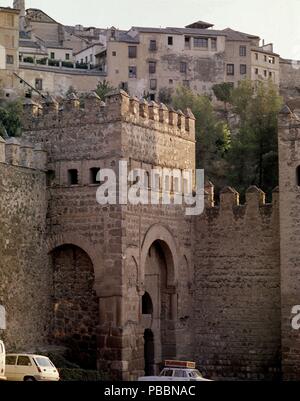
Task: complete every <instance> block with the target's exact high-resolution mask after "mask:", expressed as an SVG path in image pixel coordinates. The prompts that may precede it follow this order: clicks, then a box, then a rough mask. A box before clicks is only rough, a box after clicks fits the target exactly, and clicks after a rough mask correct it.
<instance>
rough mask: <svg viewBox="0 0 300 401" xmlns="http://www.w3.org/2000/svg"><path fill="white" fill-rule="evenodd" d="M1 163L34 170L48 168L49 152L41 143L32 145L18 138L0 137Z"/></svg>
mask: <svg viewBox="0 0 300 401" xmlns="http://www.w3.org/2000/svg"><path fill="white" fill-rule="evenodd" d="M0 163H5V164H9V165H12V166H18V167H24V168H28V169H32V170H42V171H45V170H46V164H47V153H46V152H45V151H44V150H43V149H42V147H41V145H36V146H33V145H30V144H28V143H26V142H24V141H21V140H18V139H16V138H9V139H8V140H7V141H5V140H4V139H2V138H1V137H0Z"/></svg>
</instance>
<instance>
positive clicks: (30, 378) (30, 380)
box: [24, 377, 35, 382]
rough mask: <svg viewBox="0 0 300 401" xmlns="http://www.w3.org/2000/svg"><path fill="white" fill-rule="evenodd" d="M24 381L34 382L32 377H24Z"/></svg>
mask: <svg viewBox="0 0 300 401" xmlns="http://www.w3.org/2000/svg"><path fill="white" fill-rule="evenodd" d="M24 382H35V378H34V377H24Z"/></svg>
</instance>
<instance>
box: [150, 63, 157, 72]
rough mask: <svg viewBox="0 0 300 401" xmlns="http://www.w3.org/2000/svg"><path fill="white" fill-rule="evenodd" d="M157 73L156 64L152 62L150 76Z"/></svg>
mask: <svg viewBox="0 0 300 401" xmlns="http://www.w3.org/2000/svg"><path fill="white" fill-rule="evenodd" d="M155 73H156V62H155V61H150V62H149V74H155Z"/></svg>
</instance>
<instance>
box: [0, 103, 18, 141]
mask: <svg viewBox="0 0 300 401" xmlns="http://www.w3.org/2000/svg"><path fill="white" fill-rule="evenodd" d="M22 113H23V107H22V102H21V101H20V100H17V101H12V102H8V101H2V102H1V103H0V135H1V136H4V137H5V136H7V135H8V136H20V135H21V126H22V123H21V117H22Z"/></svg>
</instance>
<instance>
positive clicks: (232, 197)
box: [205, 183, 279, 218]
mask: <svg viewBox="0 0 300 401" xmlns="http://www.w3.org/2000/svg"><path fill="white" fill-rule="evenodd" d="M278 209H279V187H276V188H275V189H274V190H273V193H272V203H267V202H266V194H265V192H263V191H262V190H261V189H259V188H257V187H256V186H251V187H250V188H248V190H247V191H246V201H245V203H244V204H241V203H240V194H239V192H238V191H236V190H235V189H234V188H231V187H225V188H224V189H223V190H222V191H221V192H220V201H219V204H215V196H214V186H213V184H212V183H209V184H208V185H206V187H205V211H206V213H207V214H209V215H210V216H211V217H218V216H219V215H221V214H223V213H228V212H230V213H232V215H233V217H235V218H242V217H245V216H247V215H253V214H257V215H261V216H271V215H272V214H273V212H274V211H278Z"/></svg>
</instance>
